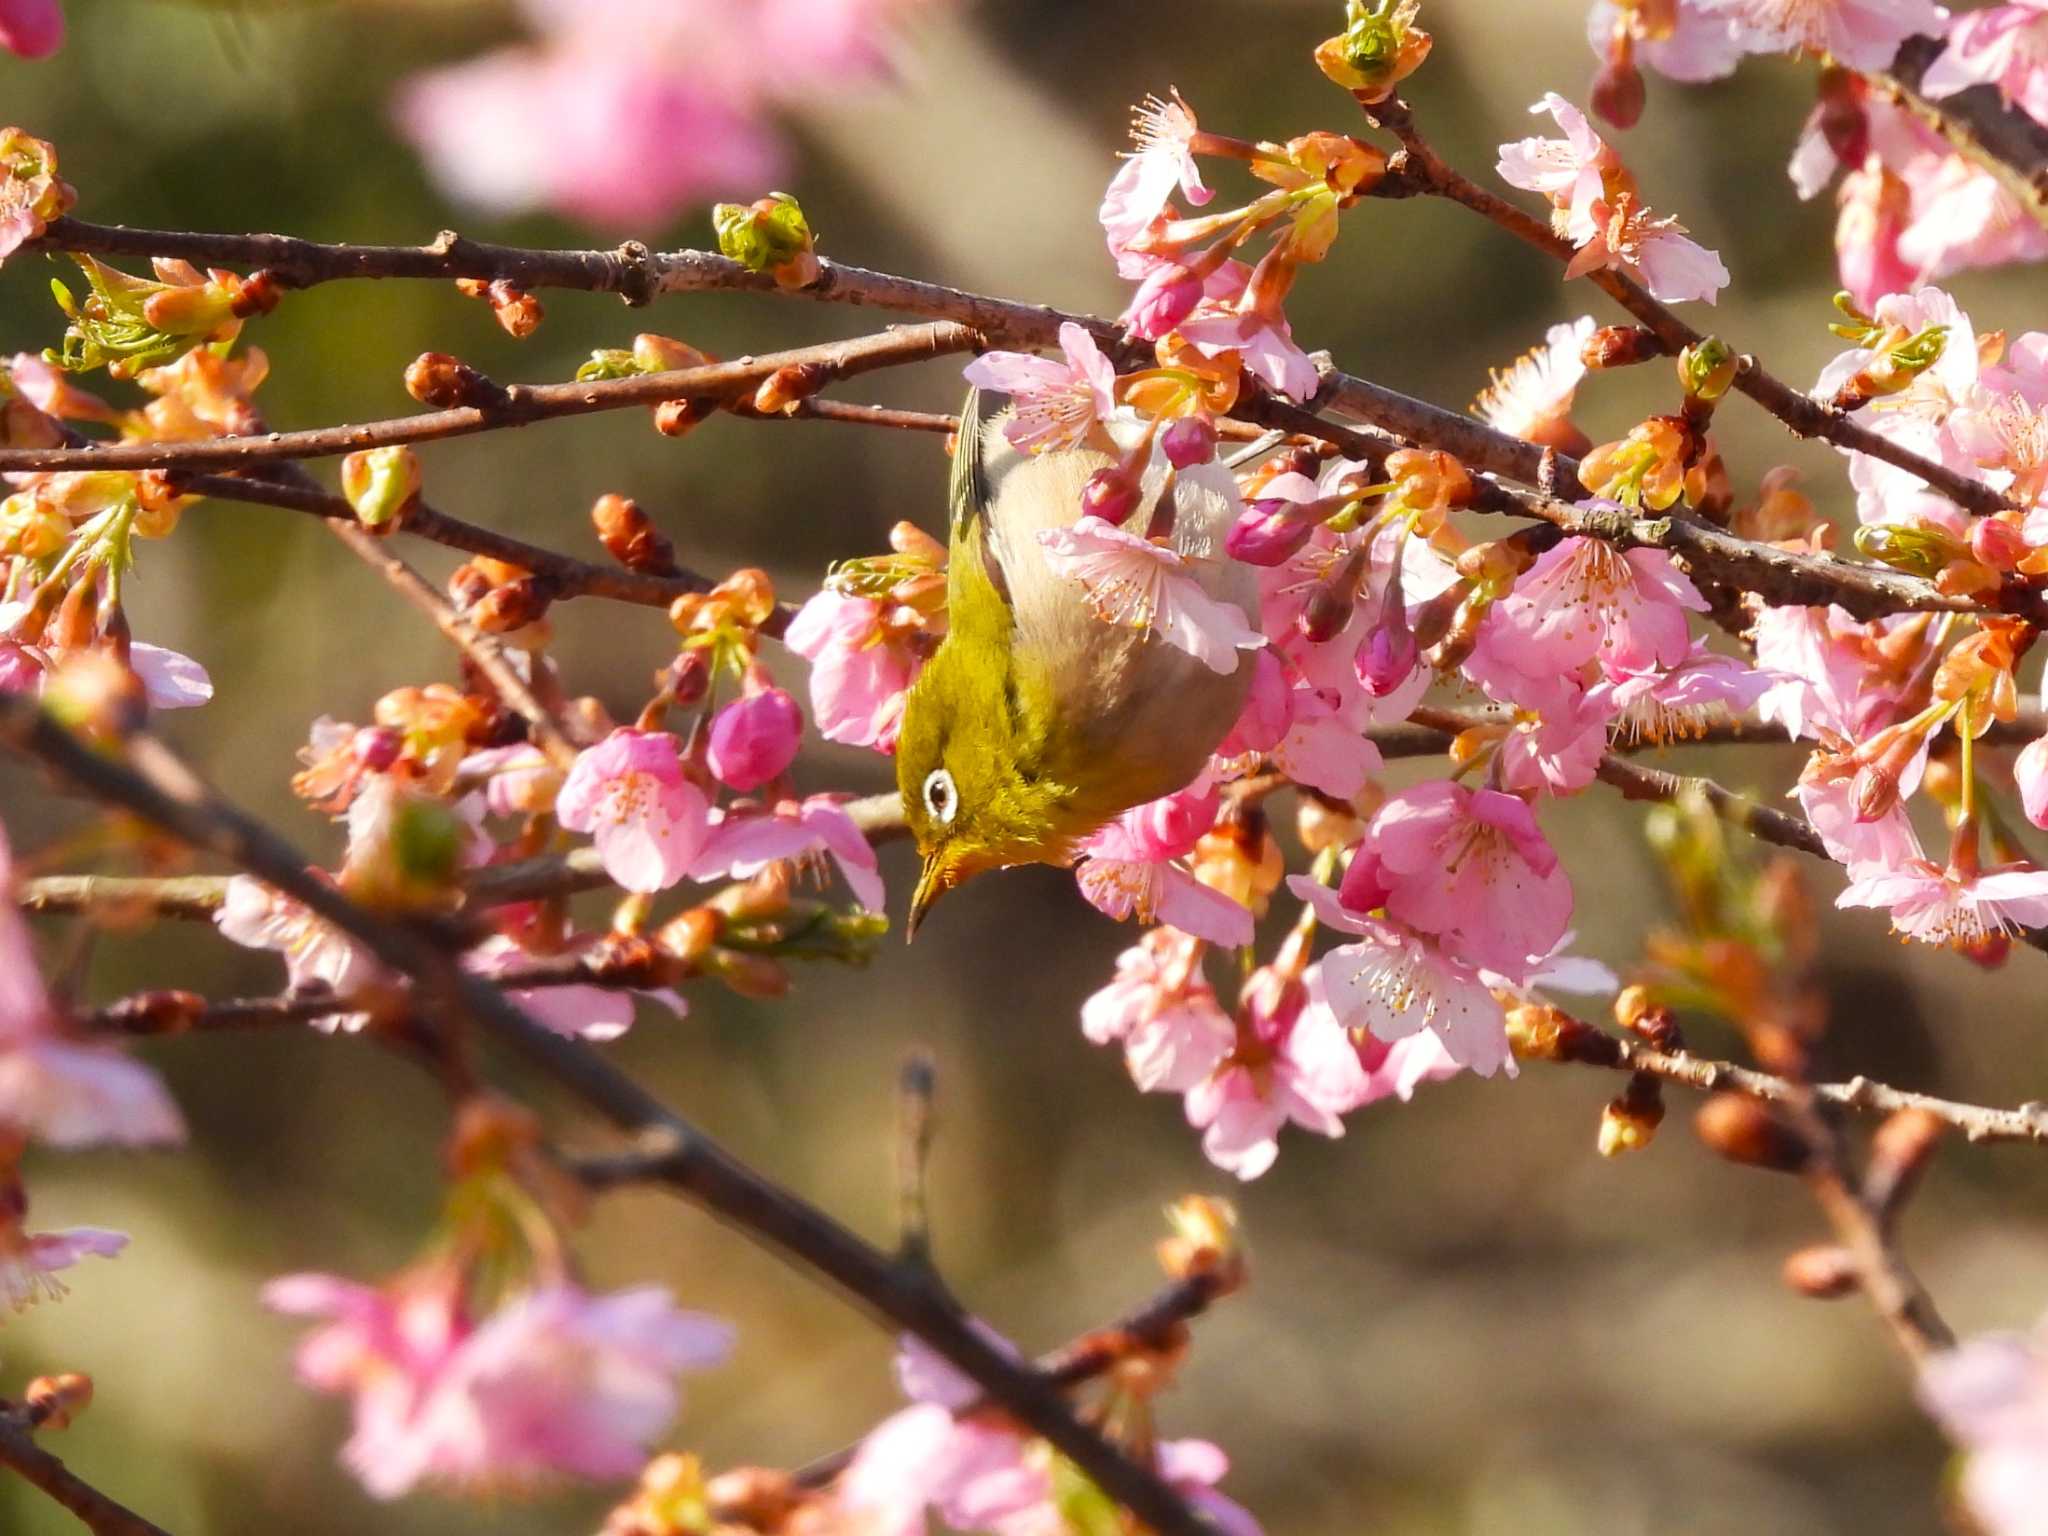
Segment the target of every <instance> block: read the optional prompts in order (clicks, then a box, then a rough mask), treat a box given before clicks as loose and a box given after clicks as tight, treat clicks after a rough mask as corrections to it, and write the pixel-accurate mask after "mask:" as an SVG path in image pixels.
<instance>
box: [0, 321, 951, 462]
mask: <svg viewBox="0 0 2048 1536" xmlns="http://www.w3.org/2000/svg"><path fill="white" fill-rule="evenodd" d="M983 345H985V339H984V338H983V337H982V336H981V335H980V334H979V333H977V332H976V331H974V330H972V329H971V328H969V327H967V326H964V325H959V324H955V323H953V322H950V321H939V322H935V323H933V324H929V325H911V326H892V327H891V328H890V329H888V330H886V331H882V332H879V333H877V334H875V335H872V336H857V337H855V338H853V339H852V340H850V341H830V342H820V343H818V344H817V345H815V346H809V347H796V348H793V349H791V350H789V351H786V352H769V353H766V354H764V355H763V356H760V357H746V358H740V359H738V360H737V361H734V362H730V363H711V364H707V365H706V366H704V367H701V368H678V369H673V370H671V371H669V372H666V373H645V374H635V375H634V376H632V377H630V378H624V379H594V380H590V381H588V382H578V381H572V382H570V383H566V384H508V385H506V386H505V387H504V390H503V394H502V397H501V398H500V399H499V400H498V401H496V402H495V403H493V404H491V405H489V406H457V407H455V408H453V409H450V410H444V411H424V412H420V413H418V414H415V415H412V416H397V417H392V418H390V419H389V420H385V421H367V422H359V423H354V424H351V425H345V426H339V427H316V428H313V429H311V430H308V431H303V432H267V433H264V434H263V435H261V436H247V437H208V438H199V439H195V440H192V441H189V442H130V443H109V444H106V445H105V446H103V447H93V448H6V449H0V473H16V472H21V471H32V470H34V471H40V470H100V469H241V468H246V467H247V466H249V465H251V464H264V463H272V462H275V461H276V460H279V459H318V458H332V457H334V456H336V455H338V454H344V453H355V452H357V451H358V450H359V449H364V448H380V447H388V446H391V445H393V444H397V443H425V442H437V441H440V440H442V439H444V438H450V437H467V436H470V435H472V434H474V433H478V432H491V431H496V430H498V429H500V428H504V427H524V426H530V425H532V424H533V423H534V422H537V421H552V420H555V419H557V418H560V417H565V416H587V415H589V414H591V413H592V412H594V411H616V410H622V409H624V408H626V407H628V406H636V405H660V404H662V403H663V402H665V401H669V400H725V399H728V398H731V397H732V396H735V395H737V394H739V393H740V392H741V391H743V390H749V389H752V388H753V387H754V386H755V385H758V384H760V383H761V382H762V381H763V380H765V379H767V378H769V377H770V376H771V375H773V374H775V373H777V372H779V371H780V370H782V369H784V368H803V369H807V370H812V371H813V372H812V375H811V377H812V378H813V380H814V385H815V384H822V383H824V382H827V381H829V380H832V379H843V378H850V377H852V376H853V375H855V374H861V373H871V372H873V371H874V370H875V369H877V368H893V367H897V366H899V365H901V364H904V363H914V362H922V361H924V360H925V359H927V358H933V357H944V356H946V355H947V354H949V353H955V352H971V351H974V350H976V349H977V348H979V347H981V346H983Z"/></svg>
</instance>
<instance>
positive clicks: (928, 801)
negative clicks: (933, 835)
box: [924, 768, 960, 827]
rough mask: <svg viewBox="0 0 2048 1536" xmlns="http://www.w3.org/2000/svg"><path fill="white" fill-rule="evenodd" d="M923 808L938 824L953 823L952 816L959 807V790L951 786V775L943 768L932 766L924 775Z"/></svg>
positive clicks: (943, 825) (948, 824)
mask: <svg viewBox="0 0 2048 1536" xmlns="http://www.w3.org/2000/svg"><path fill="white" fill-rule="evenodd" d="M924 808H925V809H926V810H927V811H929V812H931V817H932V820H933V821H936V822H937V823H938V824H939V825H940V826H942V827H950V826H951V825H953V817H954V816H955V815H956V814H957V813H958V811H959V809H960V792H959V790H957V789H955V788H954V787H953V775H952V774H950V773H948V772H947V771H946V770H945V769H943V768H934V769H933V770H932V771H931V772H930V773H928V774H926V775H925V780H924Z"/></svg>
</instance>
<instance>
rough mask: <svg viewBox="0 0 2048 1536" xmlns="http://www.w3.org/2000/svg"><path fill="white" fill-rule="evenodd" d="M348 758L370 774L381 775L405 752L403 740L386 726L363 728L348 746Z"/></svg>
mask: <svg viewBox="0 0 2048 1536" xmlns="http://www.w3.org/2000/svg"><path fill="white" fill-rule="evenodd" d="M348 750H349V754H350V756H352V757H354V758H355V760H356V763H357V764H358V765H359V766H360V767H363V768H367V769H368V770H369V771H370V772H371V773H382V772H383V771H384V770H385V769H387V768H389V767H390V766H391V765H392V764H393V763H395V762H397V761H398V757H399V754H400V753H401V752H403V751H404V750H405V738H404V737H402V736H400V735H399V734H398V732H396V731H394V730H392V729H391V727H389V726H387V725H371V726H365V727H364V728H363V729H362V730H360V731H357V732H356V734H355V736H354V738H353V739H352V740H351V741H350V742H349V744H348Z"/></svg>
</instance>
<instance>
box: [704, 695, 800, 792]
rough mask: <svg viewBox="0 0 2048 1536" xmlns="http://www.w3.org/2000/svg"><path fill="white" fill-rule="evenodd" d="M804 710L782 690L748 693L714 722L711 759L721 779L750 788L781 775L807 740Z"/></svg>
mask: <svg viewBox="0 0 2048 1536" xmlns="http://www.w3.org/2000/svg"><path fill="white" fill-rule="evenodd" d="M803 733H804V717H803V711H802V710H800V709H798V708H797V706H796V700H795V699H792V698H791V697H790V696H789V695H788V694H787V693H785V692H784V691H783V690H782V689H780V688H763V689H761V690H760V691H758V692H755V693H749V694H746V695H744V696H742V697H740V698H737V699H735V700H733V701H732V703H730V704H728V705H726V706H725V708H723V709H721V710H720V711H719V712H718V714H717V716H716V717H715V718H714V719H713V720H712V722H711V746H710V751H709V753H708V754H707V761H708V762H709V763H710V765H711V771H712V772H713V773H715V774H717V775H718V777H719V780H720V782H722V783H725V784H729V785H731V786H732V787H733V788H734V789H737V790H740V791H742V792H745V791H746V790H750V789H759V788H760V787H761V786H762V785H763V784H766V783H768V782H770V781H771V780H773V779H777V778H780V777H781V775H782V771H783V770H784V769H785V768H787V767H788V766H789V765H790V762H791V760H792V759H794V758H795V757H796V749H797V745H798V743H799V742H801V741H802V740H803Z"/></svg>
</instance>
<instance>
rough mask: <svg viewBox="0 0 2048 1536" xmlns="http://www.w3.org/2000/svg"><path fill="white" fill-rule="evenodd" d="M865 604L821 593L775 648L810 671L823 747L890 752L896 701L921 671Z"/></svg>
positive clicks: (876, 609) (899, 710)
mask: <svg viewBox="0 0 2048 1536" xmlns="http://www.w3.org/2000/svg"><path fill="white" fill-rule="evenodd" d="M883 617H884V615H883V612H882V605H881V604H880V603H877V602H875V601H874V600H873V599H871V598H865V597H849V596H846V595H844V594H842V593H838V592H833V591H830V590H826V591H823V592H820V593H819V594H818V595H817V596H816V597H813V598H811V599H810V600H809V601H808V602H806V603H805V604H804V605H803V607H801V608H799V609H798V610H797V613H796V617H795V618H793V619H791V620H790V623H789V629H788V630H787V631H786V632H785V633H784V635H783V643H784V644H786V645H787V646H788V647H789V648H790V649H791V650H792V651H795V652H796V653H797V655H799V656H801V657H803V658H804V659H805V660H807V661H809V662H810V664H811V716H812V718H813V719H815V720H816V721H817V722H818V733H819V734H820V735H822V736H823V737H824V738H825V739H826V740H827V741H838V742H844V743H845V744H846V745H848V746H852V747H873V748H874V749H875V750H876V751H877V752H893V751H895V750H896V731H897V728H898V726H899V725H900V724H901V723H902V719H903V695H904V692H905V691H906V690H907V689H908V688H909V687H910V684H911V682H912V680H914V679H915V678H916V676H917V673H918V669H919V667H920V666H921V665H922V663H921V662H920V661H919V659H918V658H917V656H916V655H915V654H914V653H913V652H912V651H911V650H910V648H909V647H908V646H906V645H903V644H901V643H900V642H898V641H897V640H896V639H894V638H893V637H892V636H891V634H890V632H889V629H888V627H887V626H886V625H885V624H884V623H883Z"/></svg>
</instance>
